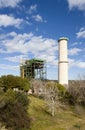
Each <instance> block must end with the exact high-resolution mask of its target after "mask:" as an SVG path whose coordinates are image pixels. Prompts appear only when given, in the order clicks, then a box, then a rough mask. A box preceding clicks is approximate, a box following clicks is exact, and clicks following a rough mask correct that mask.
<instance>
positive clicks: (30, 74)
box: [20, 59, 46, 80]
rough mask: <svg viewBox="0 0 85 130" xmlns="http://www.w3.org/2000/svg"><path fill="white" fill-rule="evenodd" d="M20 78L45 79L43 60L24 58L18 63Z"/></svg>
mask: <svg viewBox="0 0 85 130" xmlns="http://www.w3.org/2000/svg"><path fill="white" fill-rule="evenodd" d="M20 75H21V77H22V78H33V79H42V80H44V79H46V65H45V61H44V60H39V59H31V60H25V61H24V62H22V63H21V64H20Z"/></svg>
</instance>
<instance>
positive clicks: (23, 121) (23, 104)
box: [0, 75, 30, 130]
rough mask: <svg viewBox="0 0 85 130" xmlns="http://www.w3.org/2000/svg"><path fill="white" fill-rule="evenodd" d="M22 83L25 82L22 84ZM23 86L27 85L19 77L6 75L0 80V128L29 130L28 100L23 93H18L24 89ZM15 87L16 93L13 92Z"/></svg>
mask: <svg viewBox="0 0 85 130" xmlns="http://www.w3.org/2000/svg"><path fill="white" fill-rule="evenodd" d="M17 79H18V81H17ZM23 81H25V82H24V83H23ZM18 83H20V84H18ZM23 84H24V85H27V81H26V80H22V79H21V78H20V79H19V77H14V76H11V75H8V76H2V77H1V78H0V122H1V124H2V125H1V127H2V126H5V127H6V128H7V129H9V130H28V129H29V128H30V118H29V116H28V112H27V110H28V106H29V99H28V96H27V95H26V94H25V93H24V92H23V91H20V88H23V87H24V85H23ZM17 85H18V86H17ZM28 85H29V84H28ZM15 87H18V91H14V89H13V88H15ZM23 90H24V88H23ZM24 91H25V90H24ZM0 129H1V128H0Z"/></svg>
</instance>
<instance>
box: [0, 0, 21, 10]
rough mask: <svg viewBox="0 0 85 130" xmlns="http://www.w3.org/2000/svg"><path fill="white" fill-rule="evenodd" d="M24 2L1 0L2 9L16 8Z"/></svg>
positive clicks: (19, 0)
mask: <svg viewBox="0 0 85 130" xmlns="http://www.w3.org/2000/svg"><path fill="white" fill-rule="evenodd" d="M21 1H22V0H0V8H3V7H12V8H14V7H16V6H17V4H18V3H20V2H21Z"/></svg>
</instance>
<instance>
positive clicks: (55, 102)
mask: <svg viewBox="0 0 85 130" xmlns="http://www.w3.org/2000/svg"><path fill="white" fill-rule="evenodd" d="M45 100H46V103H47V106H48V108H49V111H50V112H51V115H52V116H54V115H55V112H56V108H57V107H58V106H59V104H60V102H59V96H58V88H57V86H56V84H55V83H54V82H49V83H47V85H46V91H45Z"/></svg>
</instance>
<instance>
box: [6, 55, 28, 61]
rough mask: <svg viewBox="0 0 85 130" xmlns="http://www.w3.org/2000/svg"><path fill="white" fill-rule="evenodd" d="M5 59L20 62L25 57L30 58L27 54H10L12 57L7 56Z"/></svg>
mask: <svg viewBox="0 0 85 130" xmlns="http://www.w3.org/2000/svg"><path fill="white" fill-rule="evenodd" d="M4 59H5V60H8V61H11V62H16V63H17V62H18V63H20V61H22V60H25V59H29V58H28V56H27V55H18V56H17V55H16V56H10V57H6V58H4Z"/></svg>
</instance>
